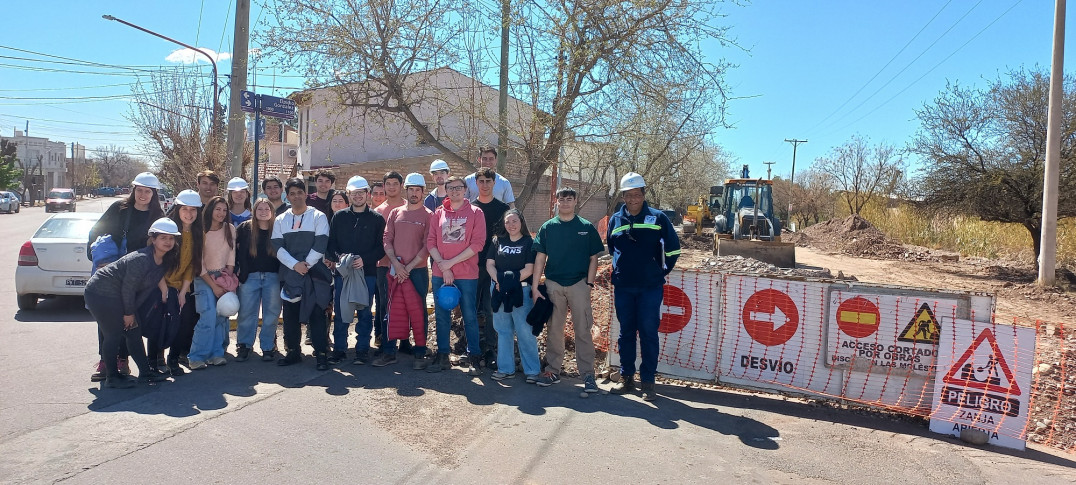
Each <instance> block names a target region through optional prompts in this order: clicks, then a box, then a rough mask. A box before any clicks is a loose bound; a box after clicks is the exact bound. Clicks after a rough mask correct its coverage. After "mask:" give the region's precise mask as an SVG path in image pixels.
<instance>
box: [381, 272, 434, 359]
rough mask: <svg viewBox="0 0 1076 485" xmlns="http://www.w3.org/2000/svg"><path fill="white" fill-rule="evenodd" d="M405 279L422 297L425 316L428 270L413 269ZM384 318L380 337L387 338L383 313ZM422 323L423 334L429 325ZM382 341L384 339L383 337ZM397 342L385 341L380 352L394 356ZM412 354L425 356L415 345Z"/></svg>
mask: <svg viewBox="0 0 1076 485" xmlns="http://www.w3.org/2000/svg"><path fill="white" fill-rule="evenodd" d="M388 277H389V278H392V277H393V276H392V275H388ZM407 277H408V278H409V279H410V280H411V284H412V285H414V287H415V291H417V292H418V294H419V296H420V297H422V306H423V308H422V315H423V316H426V308H425V306H426V294H427V293H428V292H429V290H430V273H429V270H428V269H427V268H415V269H412V270H411V273H410V274H408V275H407ZM385 284H386V285H387V284H388V281H387V280H386V281H385ZM385 299H386V300H388V298H387V295H386V298H385ZM386 303H387V302H386ZM386 306H387V305H386ZM386 309H387V308H386ZM385 316H386V318H385V333H384V334H382V335H384V336H385V337H387V336H388V312H385ZM422 323H423V325H422V331H423V332H425V331H426V327H428V326H429V324H428V323H427V322H426V321H425V320H424V321H423V322H422ZM382 339H384V337H383V338H382ZM397 342H399V341H398V340H388V341H385V343H384V345H382V347H381V350H384V351H385V353H386V354H388V355H396V351H397V350H398V349H397V345H396V343H397ZM414 354H415V357H424V356H425V355H426V347H422V346H418V345H416V346H415V348H414Z"/></svg>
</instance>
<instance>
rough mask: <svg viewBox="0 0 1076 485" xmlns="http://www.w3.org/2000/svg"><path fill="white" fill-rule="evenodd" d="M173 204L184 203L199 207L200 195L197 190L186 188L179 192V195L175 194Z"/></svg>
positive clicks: (200, 204)
mask: <svg viewBox="0 0 1076 485" xmlns="http://www.w3.org/2000/svg"><path fill="white" fill-rule="evenodd" d="M175 204H176V205H186V206H190V207H201V206H202V196H200V195H198V192H195V191H193V190H191V189H187V190H184V191H183V192H180V193H179V195H177V196H176V200H175Z"/></svg>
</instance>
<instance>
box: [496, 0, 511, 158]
mask: <svg viewBox="0 0 1076 485" xmlns="http://www.w3.org/2000/svg"><path fill="white" fill-rule="evenodd" d="M511 13H512V4H511V0H501V83H500V84H501V92H500V99H499V103H498V107H497V173H503V172H504V165H505V163H504V155H505V151H507V148H508V24H509V23H510V22H511Z"/></svg>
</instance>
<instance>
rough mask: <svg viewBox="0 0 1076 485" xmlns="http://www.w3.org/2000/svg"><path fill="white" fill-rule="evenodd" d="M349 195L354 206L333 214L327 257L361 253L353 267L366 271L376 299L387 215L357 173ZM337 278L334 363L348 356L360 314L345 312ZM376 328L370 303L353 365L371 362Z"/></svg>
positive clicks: (360, 321)
mask: <svg viewBox="0 0 1076 485" xmlns="http://www.w3.org/2000/svg"><path fill="white" fill-rule="evenodd" d="M347 194H348V201H349V202H350V206H349V207H348V208H347V209H344V210H342V211H340V212H338V213H336V215H334V216H333V220H332V227H330V228H329V246H328V251H327V252H326V253H325V258H326V259H328V260H329V261H332V262H333V263H334V264H335V263H339V262H340V260H341V257H343V256H344V255H347V254H351V255H354V256H357V257H355V258H353V259H352V263H351V267H352V268H353V269H355V270H362V274H363V276H364V280H365V282H366V291H367V298H368V299H369V300H370V301H372V300H373V299H374V294H375V292H376V291H377V262H378V261H379V260H380V259H381V258H383V257H384V256H385V248H384V246H383V245H382V243H381V235H382V234H384V232H385V218H384V217H382V216H381V214H380V213H378V212H377V211H376V210H374V209H373V208H372V207H370V184H369V183H368V182H367V181H366V179H365V178H363V177H360V176H358V175H356V176H354V177H351V178H350V179H348V181H347ZM334 280H335V283H336V288H335V290H334V292H335V295H334V296H335V297H336V300H337V304H336V308H337V312H336V316H335V317H334V320H333V350H332V352H330V353H329V363H330V364H333V365H335V364H338V363H340V362H341V361H342V360H344V359H345V358H346V357H347V337H348V327H349V326H350V325H351V321H352V320H354V319H355V317H356V316H355V315H354V314H352V315H344V314H343V306H342V305H341V304H340V302H339V300H340V298H341V296H340V290H341V288H342V286H343V281H342V280H341V278H340V276H339V275H336V276H335V277H334ZM372 329H373V317H372V314H371V312H370V305H367V306H366V307H365V308H363V309H361V310H359V311H358V323H356V324H355V334H356V338H355V360H353V361H352V363H353V364H356V365H362V364H366V363H369V362H370V331H371V330H372Z"/></svg>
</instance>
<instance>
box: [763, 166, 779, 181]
mask: <svg viewBox="0 0 1076 485" xmlns="http://www.w3.org/2000/svg"><path fill="white" fill-rule="evenodd" d="M762 163H764V164H765V165H766V180H773V177H772V176H771V174H772V170H773V164H775V163H777V162H762Z"/></svg>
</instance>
